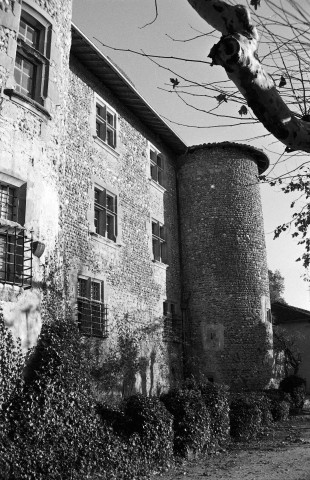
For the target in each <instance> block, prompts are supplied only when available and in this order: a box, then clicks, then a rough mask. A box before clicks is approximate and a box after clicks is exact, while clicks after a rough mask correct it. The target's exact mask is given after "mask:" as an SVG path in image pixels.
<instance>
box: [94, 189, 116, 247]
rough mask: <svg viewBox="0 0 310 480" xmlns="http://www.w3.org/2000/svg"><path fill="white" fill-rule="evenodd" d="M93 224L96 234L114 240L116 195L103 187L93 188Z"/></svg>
mask: <svg viewBox="0 0 310 480" xmlns="http://www.w3.org/2000/svg"><path fill="white" fill-rule="evenodd" d="M94 224H95V232H96V233H97V234H98V235H100V236H102V237H106V238H109V239H110V240H112V241H113V242H116V239H117V196H116V195H114V194H113V193H111V192H108V191H107V190H106V189H105V188H100V187H95V189H94Z"/></svg>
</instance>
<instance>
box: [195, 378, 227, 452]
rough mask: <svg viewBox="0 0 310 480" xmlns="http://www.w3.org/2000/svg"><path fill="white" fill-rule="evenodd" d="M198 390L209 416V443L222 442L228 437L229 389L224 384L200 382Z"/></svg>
mask: <svg viewBox="0 0 310 480" xmlns="http://www.w3.org/2000/svg"><path fill="white" fill-rule="evenodd" d="M199 387H200V391H201V394H202V398H203V400H204V402H205V405H206V407H207V409H208V411H209V413H210V418H211V443H212V444H216V443H219V444H224V443H225V442H227V440H228V438H229V431H230V422H229V410H230V409H229V390H228V387H227V386H226V385H219V384H216V383H210V382H208V383H204V384H200V386H199Z"/></svg>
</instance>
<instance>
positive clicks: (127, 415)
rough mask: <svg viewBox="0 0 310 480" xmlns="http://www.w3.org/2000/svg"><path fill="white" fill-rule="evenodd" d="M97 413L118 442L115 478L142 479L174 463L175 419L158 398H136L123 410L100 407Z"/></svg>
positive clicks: (128, 401)
mask: <svg viewBox="0 0 310 480" xmlns="http://www.w3.org/2000/svg"><path fill="white" fill-rule="evenodd" d="M97 411H98V413H99V415H100V417H101V419H102V421H103V422H104V423H105V424H106V425H107V426H108V427H109V428H110V429H111V430H113V433H114V434H115V436H116V437H117V438H118V447H117V449H118V456H117V460H118V462H117V465H115V468H116V471H117V472H118V476H117V477H116V478H128V479H130V480H131V479H132V478H141V477H142V476H145V475H147V474H148V473H149V472H150V471H151V470H153V469H154V468H155V467H156V469H160V470H162V469H164V468H166V467H168V466H170V465H171V464H172V463H173V461H174V458H173V428H172V421H173V419H172V416H171V415H170V414H169V412H168V411H167V410H166V408H165V407H164V405H163V404H162V403H161V402H160V401H159V399H158V398H156V397H152V398H147V397H144V396H142V395H140V394H137V395H133V396H131V397H128V398H127V399H126V400H124V402H123V403H122V405H121V406H120V408H111V407H109V406H107V405H104V404H100V405H98V407H97ZM121 445H122V446H121Z"/></svg>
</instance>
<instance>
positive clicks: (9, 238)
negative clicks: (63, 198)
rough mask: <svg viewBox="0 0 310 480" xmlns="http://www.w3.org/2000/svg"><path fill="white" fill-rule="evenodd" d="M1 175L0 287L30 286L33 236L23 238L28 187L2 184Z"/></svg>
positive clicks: (25, 185) (22, 184)
mask: <svg viewBox="0 0 310 480" xmlns="http://www.w3.org/2000/svg"><path fill="white" fill-rule="evenodd" d="M2 176H3V175H2V174H0V283H2V284H10V285H13V286H14V285H16V286H18V287H23V288H24V289H27V288H31V286H32V241H33V240H32V235H31V236H30V238H29V237H27V236H26V231H25V228H24V227H23V225H24V223H25V206H26V205H25V204H26V189H27V184H26V183H22V182H17V183H18V184H19V186H17V185H14V184H11V183H9V182H7V181H3V180H2V178H1V177H2Z"/></svg>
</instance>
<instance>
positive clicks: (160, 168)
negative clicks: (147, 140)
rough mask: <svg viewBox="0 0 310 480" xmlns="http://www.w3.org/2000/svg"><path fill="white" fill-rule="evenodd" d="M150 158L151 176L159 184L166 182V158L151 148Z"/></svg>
mask: <svg viewBox="0 0 310 480" xmlns="http://www.w3.org/2000/svg"><path fill="white" fill-rule="evenodd" d="M150 160H151V178H152V180H154V181H155V182H157V183H158V184H159V185H162V186H163V184H164V159H163V158H162V156H161V155H160V154H159V153H157V152H155V151H154V150H152V149H151V150H150Z"/></svg>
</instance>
